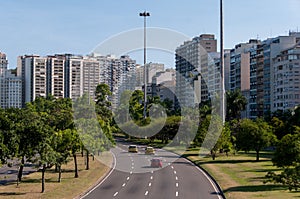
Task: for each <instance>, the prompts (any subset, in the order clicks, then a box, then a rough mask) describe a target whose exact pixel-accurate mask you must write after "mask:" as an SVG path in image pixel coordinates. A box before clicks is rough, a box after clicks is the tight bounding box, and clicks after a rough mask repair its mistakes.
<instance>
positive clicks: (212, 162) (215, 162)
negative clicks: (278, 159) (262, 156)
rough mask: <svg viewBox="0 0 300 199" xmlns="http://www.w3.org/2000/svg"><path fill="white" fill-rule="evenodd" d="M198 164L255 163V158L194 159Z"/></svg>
mask: <svg viewBox="0 0 300 199" xmlns="http://www.w3.org/2000/svg"><path fill="white" fill-rule="evenodd" d="M268 161H269V160H260V161H258V162H268ZM194 162H195V163H196V164H198V165H204V164H239V163H257V161H256V160H218V159H216V160H209V161H202V160H196V161H194Z"/></svg>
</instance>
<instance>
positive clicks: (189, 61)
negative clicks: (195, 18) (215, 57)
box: [175, 34, 217, 107]
mask: <svg viewBox="0 0 300 199" xmlns="http://www.w3.org/2000/svg"><path fill="white" fill-rule="evenodd" d="M216 50H217V41H216V39H215V38H214V35H210V34H203V35H200V36H199V37H194V38H193V39H192V40H190V41H185V42H184V43H183V44H182V45H181V46H179V47H178V48H177V49H176V51H175V53H176V54H175V66H176V91H175V92H176V97H177V98H178V102H179V104H178V105H177V106H178V107H179V106H187V107H194V106H195V105H196V104H198V103H200V102H201V100H203V99H207V98H208V92H207V86H205V87H202V86H203V85H205V84H206V82H205V80H207V78H206V77H208V68H209V65H210V64H209V63H211V62H210V59H209V55H208V54H209V53H213V52H216ZM205 89H206V91H205ZM205 92H206V93H205ZM201 95H203V97H202V96H201Z"/></svg>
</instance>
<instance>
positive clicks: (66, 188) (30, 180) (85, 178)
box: [0, 152, 112, 199]
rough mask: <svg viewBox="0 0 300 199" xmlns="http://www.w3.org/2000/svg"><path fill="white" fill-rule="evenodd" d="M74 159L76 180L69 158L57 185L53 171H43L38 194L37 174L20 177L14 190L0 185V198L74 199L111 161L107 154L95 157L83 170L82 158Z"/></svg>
mask: <svg viewBox="0 0 300 199" xmlns="http://www.w3.org/2000/svg"><path fill="white" fill-rule="evenodd" d="M97 159H99V160H100V161H99V160H97ZM77 160H78V170H79V178H74V162H73V159H71V160H70V162H68V164H66V165H63V166H62V170H63V172H62V180H61V182H60V183H58V182H57V180H58V173H56V172H54V168H53V169H48V170H47V171H46V174H45V177H46V185H45V192H44V193H41V186H42V185H41V172H35V173H32V174H30V175H28V176H24V177H23V181H22V183H20V184H19V186H18V187H17V184H16V183H12V184H8V185H2V186H0V198H9V199H11V198H12V199H13V198H17V199H19V198H46V199H54V198H60V199H62V198H75V197H76V196H78V195H80V194H82V193H84V192H85V191H86V190H87V189H89V188H91V187H92V186H93V185H95V183H96V182H97V181H98V180H99V179H101V177H103V176H104V175H105V174H106V173H107V172H108V171H109V170H110V168H109V166H108V165H110V163H111V162H112V157H111V154H110V153H108V152H106V153H103V154H102V155H101V156H99V157H96V158H95V160H94V161H93V159H92V157H90V161H89V163H90V168H89V170H85V157H81V155H79V154H78V155H77ZM104 163H105V164H104Z"/></svg>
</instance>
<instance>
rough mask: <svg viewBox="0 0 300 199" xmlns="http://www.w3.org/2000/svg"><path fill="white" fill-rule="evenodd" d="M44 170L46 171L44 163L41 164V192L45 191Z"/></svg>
mask: <svg viewBox="0 0 300 199" xmlns="http://www.w3.org/2000/svg"><path fill="white" fill-rule="evenodd" d="M45 171H46V165H45V164H43V169H42V193H44V192H45Z"/></svg>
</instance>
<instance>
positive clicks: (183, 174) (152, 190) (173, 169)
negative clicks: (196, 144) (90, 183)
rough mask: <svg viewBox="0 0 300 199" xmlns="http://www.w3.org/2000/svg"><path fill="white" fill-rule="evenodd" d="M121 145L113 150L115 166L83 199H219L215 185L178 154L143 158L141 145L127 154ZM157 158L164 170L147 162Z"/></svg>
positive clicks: (157, 153)
mask: <svg viewBox="0 0 300 199" xmlns="http://www.w3.org/2000/svg"><path fill="white" fill-rule="evenodd" d="M127 148H128V145H127V144H126V143H122V144H121V145H118V147H116V148H114V149H112V150H111V151H112V153H113V154H114V158H115V165H114V168H113V170H112V171H111V173H109V175H108V176H107V177H106V178H105V179H104V180H103V181H102V182H101V183H100V184H99V185H98V186H96V187H95V188H94V189H92V190H91V191H90V192H89V193H88V194H87V195H85V196H83V197H82V198H84V199H97V198H105V199H109V198H119V199H141V198H149V199H150V198H153V199H174V198H182V199H194V198H195V199H221V198H222V195H221V194H220V193H219V190H218V189H217V186H216V185H215V184H214V183H213V181H212V180H211V179H210V178H209V177H208V176H207V175H206V174H205V173H204V172H203V171H202V170H200V169H199V168H198V167H196V166H194V165H193V164H192V163H191V162H189V161H187V160H186V159H184V158H181V157H179V156H178V155H176V154H174V153H171V152H168V151H165V150H162V149H157V150H156V153H155V155H145V154H144V146H139V152H138V153H128V152H127ZM154 157H155V158H160V159H161V160H162V162H163V168H151V167H150V160H151V159H152V158H154Z"/></svg>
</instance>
